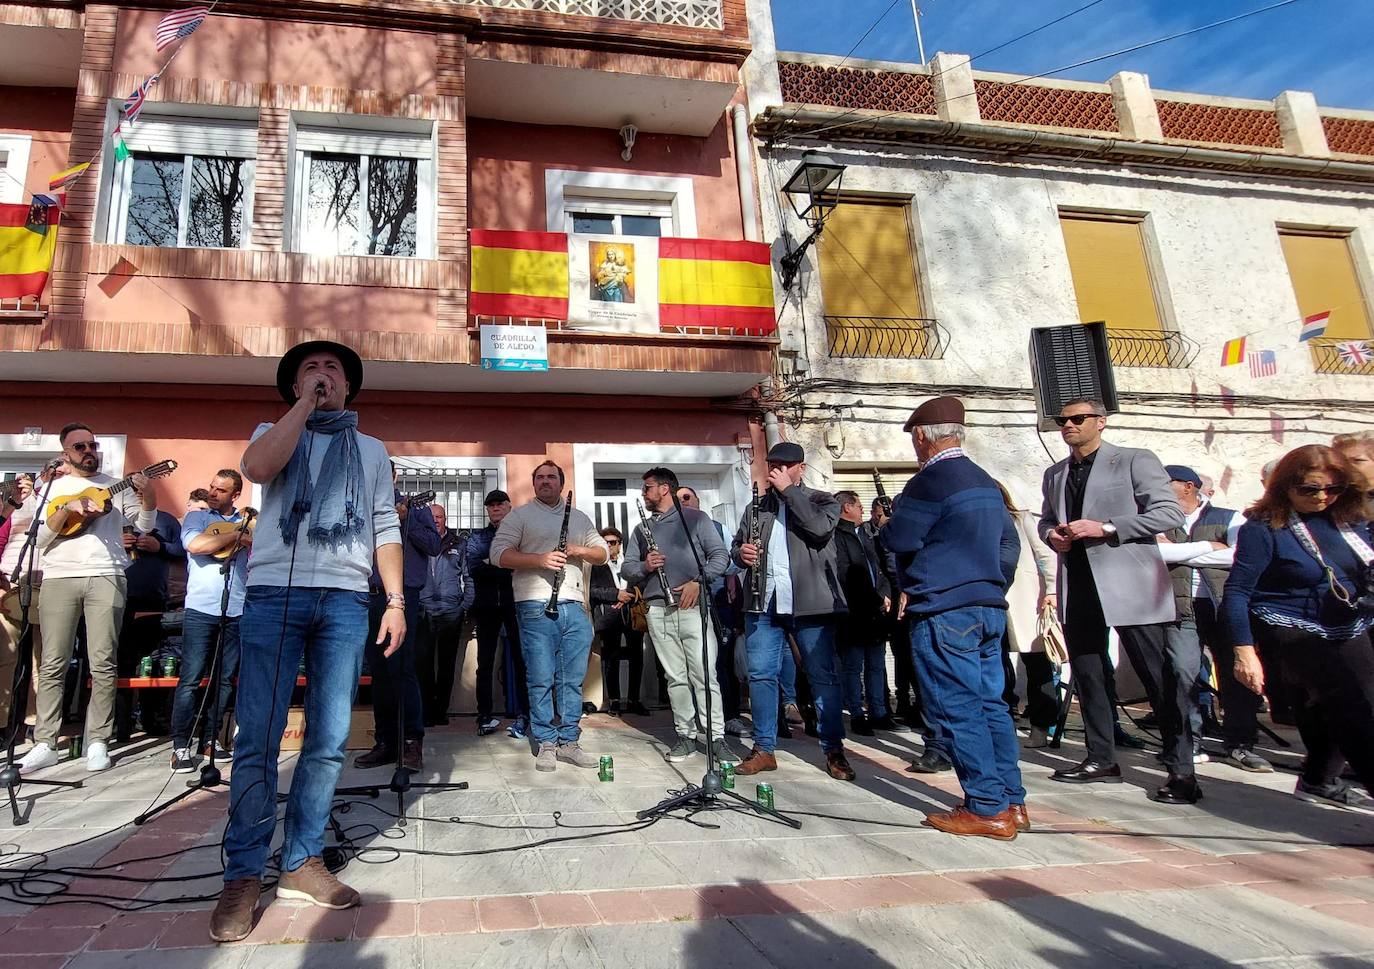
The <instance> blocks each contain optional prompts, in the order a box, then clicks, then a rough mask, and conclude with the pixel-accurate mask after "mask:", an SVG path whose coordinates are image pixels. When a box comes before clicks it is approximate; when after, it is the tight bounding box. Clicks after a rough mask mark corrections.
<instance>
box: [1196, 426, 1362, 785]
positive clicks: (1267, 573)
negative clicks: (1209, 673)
mask: <svg viewBox="0 0 1374 969" xmlns="http://www.w3.org/2000/svg"><path fill="white" fill-rule="evenodd" d="M1353 477H1354V475H1353V472H1352V470H1351V467H1350V464H1349V462H1348V461H1346V459H1345V458H1344V457H1342V456H1341V454H1340V453H1339V452H1337V451H1334V450H1332V449H1331V448H1329V447H1324V446H1322V445H1319V444H1309V445H1307V446H1305V447H1300V448H1297V449H1296V450H1294V451H1290V452H1289V453H1288V454H1287V455H1285V456H1284V457H1283V459H1282V460H1280V461H1279V463H1278V467H1276V468H1275V469H1274V472H1273V474H1272V475H1270V477H1269V480H1268V483H1267V484H1266V486H1265V490H1264V496H1263V497H1262V498H1261V499H1260V500H1259V501H1258V502H1256V503H1255V505H1253V506H1252V507H1251V508H1250V509H1249V511H1248V512H1247V513H1246V514H1247V517H1248V518H1249V521H1247V522H1246V523H1245V524H1244V525H1242V526H1241V529H1240V534H1239V537H1238V539H1237V544H1236V558H1235V565H1234V566H1233V567H1232V569H1231V576H1230V578H1229V579H1228V580H1227V582H1226V593H1225V597H1224V599H1223V601H1222V621H1223V623H1224V624H1225V631H1226V634H1227V635H1228V636H1230V638H1231V642H1232V644H1233V645H1234V646H1235V674H1236V679H1237V680H1238V681H1239V682H1240V683H1242V684H1243V685H1244V686H1246V687H1248V688H1249V689H1251V690H1253V691H1254V692H1256V693H1259V692H1261V691H1262V690H1263V689H1264V680H1265V674H1264V667H1263V666H1261V665H1260V661H1259V657H1258V655H1257V654H1256V646H1258V647H1259V649H1260V651H1261V652H1263V653H1264V655H1265V658H1266V660H1269V661H1277V664H1278V666H1279V668H1281V669H1282V670H1283V672H1284V676H1285V678H1286V679H1287V680H1289V681H1291V683H1292V684H1293V686H1294V687H1296V688H1297V690H1298V691H1299V693H1300V695H1301V694H1305V702H1303V703H1301V705H1300V707H1301V708H1300V709H1299V710H1298V712H1297V722H1298V732H1299V733H1300V734H1301V735H1302V740H1303V744H1304V745H1305V746H1306V747H1307V760H1306V762H1305V764H1304V766H1303V771H1302V775H1301V776H1300V777H1299V779H1298V784H1297V788H1296V790H1294V792H1293V793H1294V794H1295V795H1296V796H1297V797H1299V798H1301V799H1303V800H1307V801H1318V802H1327V803H1334V804H1338V805H1341V806H1344V807H1352V806H1361V804H1362V802H1363V804H1368V802H1367V801H1364V800H1363V799H1362V798H1360V796H1359V795H1358V794H1357V793H1356V792H1354V791H1353V790H1351V789H1350V787H1349V785H1347V784H1344V783H1343V782H1341V780H1340V771H1341V766H1342V763H1343V761H1349V762H1350V765H1351V767H1352V768H1354V770H1355V774H1356V776H1357V777H1358V778H1359V779H1360V782H1361V783H1362V784H1363V785H1364V786H1365V789H1366V790H1374V647H1371V645H1370V639H1369V630H1370V627H1371V626H1374V587H1371V575H1372V573H1371V566H1372V565H1374V535H1371V532H1370V527H1369V522H1368V521H1367V520H1366V518H1365V514H1364V511H1363V504H1362V496H1361V494H1360V493H1359V491H1358V490H1357V489H1355V488H1353V487H1351V482H1352V480H1353ZM1271 668H1272V667H1271Z"/></svg>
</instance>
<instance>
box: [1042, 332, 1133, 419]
mask: <svg viewBox="0 0 1374 969" xmlns="http://www.w3.org/2000/svg"><path fill="white" fill-rule="evenodd" d="M1030 363H1031V383H1032V384H1033V385H1034V387H1035V403H1036V407H1037V408H1038V410H1039V412H1040V429H1041V430H1046V431H1047V430H1050V429H1051V428H1052V427H1054V420H1053V418H1054V417H1055V415H1057V414H1058V413H1059V411H1060V410H1061V409H1062V408H1063V406H1064V404H1065V402H1067V401H1070V400H1073V399H1074V398H1076V397H1087V398H1090V399H1092V400H1100V401H1102V403H1103V404H1104V405H1106V408H1107V413H1108V414H1115V413H1116V412H1117V411H1118V410H1120V407H1119V406H1118V404H1117V398H1116V379H1115V377H1113V376H1112V358H1111V353H1110V352H1109V351H1108V348H1107V324H1106V323H1105V322H1102V321H1098V322H1096V323H1070V324H1068V325H1067V326H1039V327H1035V328H1034V329H1032V330H1031V341H1030Z"/></svg>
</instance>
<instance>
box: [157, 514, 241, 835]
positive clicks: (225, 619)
mask: <svg viewBox="0 0 1374 969" xmlns="http://www.w3.org/2000/svg"><path fill="white" fill-rule="evenodd" d="M252 520H253V515H252V514H248V513H245V515H244V517H243V522H242V523H241V524H240V525H239V527H238V529H237V530H236V531H235V532H234V544H233V545H232V546H231V551H230V552H229V556H228V558H226V559H225V560H224V561H223V563H221V564H220V567H219V570H220V573H221V574H222V575H223V576H224V588H223V589H222V590H221V592H220V597H219V626H218V628H217V629H216V631H215V648H214V650H213V651H211V653H210V674H209V676H210V681H209V684H208V685H207V686H206V687H205V688H206V690H210V691H213V694H210V693H207V694H206V700H209V699H210V697H211V695H213V697H214V699H213V700H212V701H211V703H212V706H211V710H213V715H212V716H211V718H210V720H208V721H202V723H203V726H202V727H201V733H200V741H201V743H202V744H203V743H205V742H206V740H207V739H208V740H209V743H210V756H209V757H208V758H207V760H206V762H205V764H204V765H202V767H201V768H200V777H198V778H196V779H195V780H193V781H187V782H186V790H184V791H182V792H181V793H180V794H178V795H176V796H175V797H172V798H169V799H168V800H166V801H163V802H162V803H161V804H159V805H157V806H156V807H153V808H150V809H148V810H147V811H144V812H143V813H142V814H140V815H139V816H138V817H136V818H134V824H135V825H144V824H147V823H148V822H149V821H151V820H152V819H153V818H155V817H156V816H157V815H159V814H161V813H162V812H163V811H165V810H167V809H168V808H169V807H171V806H172V805H174V804H180V803H181V802H182V801H184V800H186V799H187V798H188V797H190V796H191V795H192V794H194V793H196V792H197V791H210V790H214V789H215V788H217V787H223V786H224V777H223V775H222V774H221V773H220V770H219V768H218V767H216V766H215V734H216V733H218V732H219V729H220V727H221V726H222V724H221V722H220V720H221V718H222V717H223V716H224V710H223V709H221V706H220V702H219V698H220V694H221V690H220V683H219V680H220V671H221V669H222V663H223V660H224V630H225V627H227V626H228V625H229V586H230V585H231V584H232V582H233V576H234V559H235V558H237V557H238V555H239V553H240V552H241V551H243V536H244V534H245V533H246V532H247V531H248V526H249V524H250V523H251V522H252ZM201 709H202V710H204V709H205V707H204V701H202V705H201ZM211 723H213V724H214V725H215V729H214V730H210V729H209V727H210V724H211ZM195 732H196V731H195V725H194V724H192V726H191V734H192V737H194V736H195ZM174 746H175V745H174Z"/></svg>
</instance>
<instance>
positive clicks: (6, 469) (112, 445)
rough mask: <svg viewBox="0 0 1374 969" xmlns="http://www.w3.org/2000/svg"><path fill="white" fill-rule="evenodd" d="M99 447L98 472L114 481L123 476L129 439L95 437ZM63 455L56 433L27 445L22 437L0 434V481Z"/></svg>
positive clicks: (112, 435) (122, 435)
mask: <svg viewBox="0 0 1374 969" xmlns="http://www.w3.org/2000/svg"><path fill="white" fill-rule="evenodd" d="M95 439H96V441H97V442H98V443H99V444H100V471H101V473H102V474H108V475H110V476H111V477H114V478H122V477H124V461H125V453H126V452H127V449H128V444H129V438H128V436H127V435H125V434H97V435H95ZM61 454H62V442H61V441H59V440H58V438H57V435H56V434H39V435H38V440H37V443H30V442H29V441H28V440H27V439H26V438H25V436H24V435H23V434H0V478H3V477H5V476H6V475H8V474H11V473H14V472H18V471H28V472H30V473H32V472H35V471H41V470H43V465H44V464H46V463H48V462H49V461H51V460H52V459H53V458H56V457H60V456H61Z"/></svg>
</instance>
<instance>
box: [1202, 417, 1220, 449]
mask: <svg viewBox="0 0 1374 969" xmlns="http://www.w3.org/2000/svg"><path fill="white" fill-rule="evenodd" d="M1216 439H1217V426H1216V425H1215V424H1213V423H1211V422H1210V421H1209V422H1208V423H1207V427H1206V428H1205V429H1204V430H1203V432H1202V446H1203V447H1205V448H1206V449H1207V450H1209V451H1210V450H1211V449H1212V442H1213V441H1215V440H1216Z"/></svg>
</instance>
